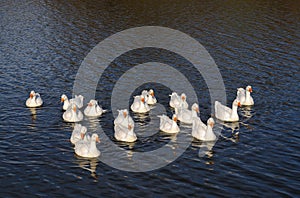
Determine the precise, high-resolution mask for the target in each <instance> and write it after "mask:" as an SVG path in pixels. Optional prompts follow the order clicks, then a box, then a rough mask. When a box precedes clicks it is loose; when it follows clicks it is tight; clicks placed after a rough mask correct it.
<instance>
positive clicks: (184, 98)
mask: <svg viewBox="0 0 300 198" xmlns="http://www.w3.org/2000/svg"><path fill="white" fill-rule="evenodd" d="M180 98H181V100H182V101H186V95H185V93H182V94H181V96H180Z"/></svg>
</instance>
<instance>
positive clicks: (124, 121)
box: [114, 109, 134, 128]
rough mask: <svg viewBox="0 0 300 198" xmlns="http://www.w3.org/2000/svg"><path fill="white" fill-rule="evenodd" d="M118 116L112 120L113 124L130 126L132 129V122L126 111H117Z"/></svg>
mask: <svg viewBox="0 0 300 198" xmlns="http://www.w3.org/2000/svg"><path fill="white" fill-rule="evenodd" d="M118 112H119V114H118V117H117V118H116V119H115V120H114V124H115V125H117V124H119V125H123V126H128V124H130V125H131V127H133V128H134V122H133V119H132V118H131V116H130V115H129V114H128V110H127V109H123V110H118Z"/></svg>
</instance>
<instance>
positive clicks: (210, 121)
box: [207, 118, 215, 128]
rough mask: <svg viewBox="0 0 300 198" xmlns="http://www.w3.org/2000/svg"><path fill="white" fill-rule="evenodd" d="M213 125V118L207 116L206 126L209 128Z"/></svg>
mask: <svg viewBox="0 0 300 198" xmlns="http://www.w3.org/2000/svg"><path fill="white" fill-rule="evenodd" d="M214 125H215V121H214V119H213V118H209V119H208V120H207V126H211V128H213V127H214Z"/></svg>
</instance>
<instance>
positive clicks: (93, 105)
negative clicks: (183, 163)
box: [83, 100, 106, 117]
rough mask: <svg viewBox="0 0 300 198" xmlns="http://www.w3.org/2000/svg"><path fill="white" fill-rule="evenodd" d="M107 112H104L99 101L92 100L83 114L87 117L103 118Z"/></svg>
mask: <svg viewBox="0 0 300 198" xmlns="http://www.w3.org/2000/svg"><path fill="white" fill-rule="evenodd" d="M105 112H106V110H103V109H102V108H101V107H100V106H99V105H98V102H97V100H90V102H89V103H88V106H87V107H86V108H85V109H84V111H83V113H84V115H86V116H90V117H98V116H101V115H102V113H105Z"/></svg>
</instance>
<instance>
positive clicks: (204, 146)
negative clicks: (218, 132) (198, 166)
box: [192, 138, 217, 159]
mask: <svg viewBox="0 0 300 198" xmlns="http://www.w3.org/2000/svg"><path fill="white" fill-rule="evenodd" d="M216 142H217V141H209V142H207V141H205V142H204V141H200V140H197V139H195V138H194V140H193V142H192V146H194V147H198V148H199V151H198V157H200V158H202V157H204V156H207V157H208V158H209V159H211V158H212V157H213V150H212V149H213V147H214V145H215V144H216Z"/></svg>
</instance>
